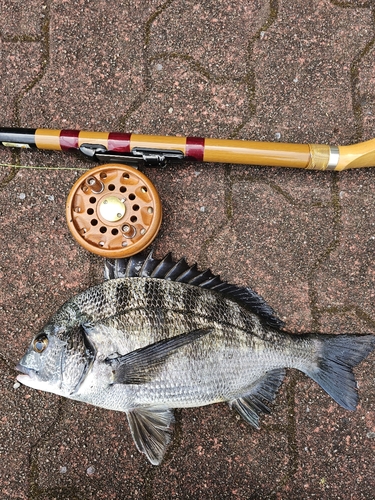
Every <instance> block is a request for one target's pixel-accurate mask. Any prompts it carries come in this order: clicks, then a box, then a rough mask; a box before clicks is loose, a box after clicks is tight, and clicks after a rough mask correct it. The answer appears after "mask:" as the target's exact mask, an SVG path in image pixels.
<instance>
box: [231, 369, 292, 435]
mask: <svg viewBox="0 0 375 500" xmlns="http://www.w3.org/2000/svg"><path fill="white" fill-rule="evenodd" d="M284 377H285V370H284V368H281V369H277V370H272V371H270V372H268V373H266V375H264V376H263V377H262V378H260V379H258V380H257V381H256V382H255V383H254V384H253V385H252V386H251V387H249V388H248V389H247V391H246V393H245V394H243V395H241V396H240V397H238V398H237V399H234V400H232V401H230V402H229V406H230V407H231V408H233V409H234V410H236V411H237V413H239V415H241V417H242V418H243V419H244V420H245V421H246V422H248V423H249V424H250V425H252V426H253V427H255V428H256V429H259V416H260V415H261V414H262V413H266V414H267V413H270V409H269V408H268V406H267V405H266V404H265V403H264V401H267V402H268V403H272V401H273V400H274V399H275V396H276V393H277V391H278V390H279V387H280V385H281V383H282V381H283V379H284Z"/></svg>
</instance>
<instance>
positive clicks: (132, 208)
mask: <svg viewBox="0 0 375 500" xmlns="http://www.w3.org/2000/svg"><path fill="white" fill-rule="evenodd" d="M0 143H1V144H2V145H3V146H6V147H18V148H27V149H41V150H53V151H78V152H80V153H81V154H83V155H84V156H85V157H86V158H89V159H91V160H94V161H97V162H100V163H102V165H100V166H97V167H94V168H92V169H89V170H88V171H87V172H86V173H85V174H83V175H82V176H81V177H80V178H79V179H78V180H77V181H76V183H75V184H74V185H73V187H72V190H71V191H70V193H69V196H68V199H67V205H66V217H67V222H68V226H69V229H70V231H71V233H72V235H73V237H74V238H75V239H76V240H77V241H78V243H80V244H81V245H82V246H83V247H84V248H86V249H87V250H89V251H91V252H94V253H97V254H99V255H102V256H104V257H109V258H119V257H128V256H131V255H134V254H135V253H138V252H139V251H141V250H142V249H143V248H145V247H146V246H148V245H149V244H150V243H151V242H152V241H153V239H154V238H155V236H156V234H157V232H158V230H159V228H160V224H161V218H162V209H161V203H160V198H159V195H158V193H157V190H156V188H155V186H154V185H153V184H152V182H151V181H150V180H149V179H148V178H147V177H146V176H145V175H144V174H143V173H142V172H140V171H139V168H140V167H142V166H146V167H165V166H166V165H168V164H171V163H183V162H191V161H197V162H203V163H230V164H241V165H262V166H271V167H289V168H301V169H307V170H327V171H342V170H348V169H352V168H364V167H373V166H375V139H371V140H369V141H366V142H361V143H358V144H352V145H348V146H336V145H334V146H330V145H325V144H292V143H282V142H275V143H274V142H260V141H246V140H234V139H210V138H202V137H173V136H158V135H141V134H131V133H121V132H90V131H84V130H59V129H43V128H38V129H31V128H0Z"/></svg>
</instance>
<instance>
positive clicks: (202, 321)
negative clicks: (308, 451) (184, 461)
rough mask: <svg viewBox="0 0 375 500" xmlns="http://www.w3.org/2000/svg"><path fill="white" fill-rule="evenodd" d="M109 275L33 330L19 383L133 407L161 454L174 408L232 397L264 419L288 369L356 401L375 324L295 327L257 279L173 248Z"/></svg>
mask: <svg viewBox="0 0 375 500" xmlns="http://www.w3.org/2000/svg"><path fill="white" fill-rule="evenodd" d="M104 267H105V269H104V281H103V282H102V283H101V284H98V285H96V286H93V287H90V288H88V289H87V290H85V291H83V292H81V293H79V294H77V295H75V296H74V297H73V298H71V299H70V300H68V301H67V302H65V304H63V305H62V306H61V307H60V308H59V309H58V310H57V312H56V313H55V314H54V315H53V316H52V317H51V319H50V320H49V321H48V323H47V324H46V325H45V326H44V327H43V328H42V329H41V331H40V332H38V333H37V334H36V335H35V336H34V337H33V339H32V341H31V343H30V345H29V347H28V349H27V351H26V353H25V355H24V356H23V357H22V359H21V360H20V362H19V363H18V365H17V366H16V369H17V370H18V371H19V372H21V373H20V374H19V375H18V376H17V380H18V382H20V383H22V384H24V385H26V386H28V387H31V388H34V389H37V390H41V391H47V392H51V393H54V394H57V395H59V396H64V397H66V398H70V399H73V400H76V401H81V402H84V403H88V404H91V405H96V406H98V407H102V408H106V409H108V410H114V411H120V412H124V413H125V414H126V416H127V420H128V423H129V427H130V431H131V434H132V437H133V440H134V443H135V445H136V447H137V449H138V450H139V451H140V452H141V453H143V454H145V456H146V457H147V459H148V460H149V461H150V462H151V464H153V465H159V464H160V463H161V462H162V460H163V457H164V455H165V453H166V450H167V448H168V445H169V443H170V441H171V437H172V433H173V426H174V409H176V408H189V407H190V408H191V407H199V406H205V405H210V404H215V403H222V402H226V403H228V404H229V406H230V408H232V409H233V410H235V411H236V412H237V413H238V414H239V415H240V416H241V417H242V418H243V419H244V420H245V421H246V422H247V423H249V424H250V425H251V426H253V427H255V428H256V429H259V427H260V418H261V416H262V414H268V413H270V405H271V403H272V402H273V401H274V399H275V397H276V394H277V392H278V390H279V388H280V386H281V384H282V382H283V379H284V377H285V374H286V369H297V370H299V371H301V372H303V373H304V374H305V375H307V376H309V377H311V378H312V379H313V380H314V381H315V382H317V383H318V384H319V385H320V386H321V387H322V389H324V390H325V391H326V392H327V393H328V394H329V395H330V396H331V397H332V398H333V399H334V400H335V401H336V402H337V403H338V404H339V405H341V406H342V407H343V408H345V409H347V410H351V411H353V410H355V409H356V407H357V404H358V390H357V385H356V380H355V377H354V374H353V368H354V367H355V366H357V365H358V364H359V363H360V362H361V361H362V360H363V359H365V358H366V357H367V355H368V354H369V353H370V352H371V351H372V350H373V349H374V347H375V336H374V335H370V334H368V335H353V334H337V335H336V334H330V335H328V334H315V333H304V334H293V333H288V332H287V331H286V330H285V325H284V323H283V322H282V321H281V320H280V319H279V318H278V317H277V315H276V313H275V312H274V310H273V309H272V308H271V307H270V306H269V305H268V304H267V303H266V302H265V300H264V299H263V298H262V297H261V296H260V295H259V294H257V293H256V292H255V291H253V290H252V289H251V288H249V287H244V286H237V285H233V284H230V283H228V282H227V281H223V280H222V279H221V278H220V276H218V275H215V274H213V273H212V272H211V270H210V269H207V270H205V271H201V270H199V269H198V266H197V264H194V265H192V266H191V265H189V264H188V263H187V261H186V260H185V259H184V258H182V259H180V260H178V261H175V260H174V259H173V258H172V255H171V254H170V253H169V254H167V255H166V256H165V257H163V258H161V259H157V258H155V257H154V256H153V253H152V252H150V253H148V254H138V255H135V256H132V257H130V258H128V259H116V260H113V261H111V260H107V261H106V262H105V266H104Z"/></svg>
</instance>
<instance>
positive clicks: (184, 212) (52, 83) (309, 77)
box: [0, 0, 375, 500]
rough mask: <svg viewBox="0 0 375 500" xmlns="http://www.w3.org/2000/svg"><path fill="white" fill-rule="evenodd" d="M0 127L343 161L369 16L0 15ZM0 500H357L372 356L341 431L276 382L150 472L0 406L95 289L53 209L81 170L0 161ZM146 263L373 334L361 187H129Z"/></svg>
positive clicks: (16, 7) (359, 179) (372, 107)
mask: <svg viewBox="0 0 375 500" xmlns="http://www.w3.org/2000/svg"><path fill="white" fill-rule="evenodd" d="M0 9H1V26H0V43H1V44H0V50H1V53H0V54H1V61H2V64H1V68H0V74H1V80H0V81H1V83H0V85H1V97H2V99H1V102H0V117H1V120H0V125H1V126H22V127H46V128H48V127H50V128H80V129H91V130H93V129H94V130H112V131H116V130H121V131H132V132H142V133H157V134H163V135H164V134H173V135H178V134H181V135H198V136H206V137H207V136H212V137H223V138H231V137H233V138H234V137H235V138H245V139H256V140H271V141H273V140H281V141H290V142H303V143H304V142H310V143H320V142H323V143H331V144H349V143H354V142H357V141H360V140H366V139H370V138H372V137H373V135H374V123H375V122H374V120H375V118H374V117H375V90H374V89H375V14H374V12H375V11H374V4H373V2H372V1H370V0H342V1H328V0H320V1H318V0H311V1H309V2H306V1H305V0H293V1H292V0H279V1H278V0H270V1H266V0H265V1H263V0H249V1H247V2H245V1H242V0H236V1H234V0H216V1H213V0H205V1H204V2H194V1H190V0H184V1H182V0H167V1H166V2H164V3H159V2H158V1H156V0H149V1H146V2H141V1H139V0H128V1H126V2H125V1H114V2H112V3H111V4H110V5H109V3H107V2H105V1H104V0H102V1H100V0H91V1H89V0H79V1H77V2H72V1H69V0H62V1H60V2H54V1H50V0H45V1H42V0H29V2H27V3H25V2H20V1H14V0H0ZM0 161H1V162H2V163H17V164H22V165H28V166H40V165H42V166H58V167H72V170H60V171H58V170H57V171H56V170H37V169H30V170H29V169H16V168H12V167H4V166H2V167H1V170H0V188H1V191H0V215H1V219H0V225H1V242H2V252H1V256H0V277H1V291H0V318H1V325H2V339H3V342H2V344H1V348H0V365H1V392H2V398H1V402H0V407H1V417H0V424H1V425H0V492H1V493H0V498H1V499H3V498H4V499H8V498H9V499H17V500H21V499H22V500H23V499H33V500H34V499H43V500H47V499H48V500H51V499H59V500H60V499H69V500H72V499H79V500H86V499H91V498H95V499H103V500H104V499H125V498H126V499H127V498H144V499H165V498H178V499H188V498H194V499H196V498H202V499H206V498H207V499H210V498H215V499H227V498H238V499H240V498H241V499H244V498H246V499H254V500H255V499H256V500H258V499H269V498H278V499H311V498H319V499H342V500H346V499H353V500H354V499H369V498H373V497H374V488H375V479H374V478H375V470H374V469H375V466H374V458H373V457H374V451H375V392H374V382H375V379H374V363H375V357H374V355H371V356H370V357H369V358H368V360H367V361H366V362H365V363H363V364H362V365H361V366H360V367H359V368H358V369H357V370H356V374H357V378H358V383H359V389H360V397H361V403H360V406H359V408H358V410H357V411H356V412H355V413H349V412H346V411H344V410H342V409H341V408H339V407H338V406H337V405H336V404H334V403H333V402H332V400H331V399H330V398H329V397H328V396H327V395H325V394H324V393H323V392H322V391H321V390H320V389H319V388H318V387H317V386H316V384H314V383H313V382H312V381H311V380H308V379H307V378H306V377H304V376H303V375H302V374H300V373H296V372H292V371H290V372H289V373H288V376H287V378H286V380H285V383H284V384H283V387H282V389H281V391H280V393H279V395H278V397H277V400H276V402H275V404H274V405H273V411H272V415H270V416H267V417H264V418H263V419H262V428H261V430H260V431H254V430H253V429H251V428H249V427H248V426H247V425H246V424H245V423H243V422H242V421H240V420H239V419H238V418H237V417H236V416H235V414H234V413H233V412H231V411H230V410H229V408H227V406H226V405H215V406H211V407H206V408H198V409H186V410H181V411H178V412H177V420H178V423H177V428H176V434H175V437H174V440H173V443H172V445H171V447H170V449H169V452H168V454H167V457H166V459H165V461H164V462H163V464H162V465H161V466H160V467H158V468H155V467H152V466H151V465H150V464H148V463H147V462H146V460H145V459H144V457H142V456H141V455H140V454H139V453H138V452H137V451H136V450H135V447H134V445H133V443H132V440H131V437H130V433H129V430H128V427H127V423H126V421H125V418H124V416H123V415H121V414H119V413H114V412H108V411H105V410H101V409H99V408H94V407H89V406H85V405H82V404H78V403H75V402H73V401H68V400H62V399H60V398H58V397H57V396H54V395H52V394H44V393H39V392H37V391H33V390H31V389H28V388H26V387H19V388H18V389H15V388H14V382H15V376H16V372H15V370H14V366H15V364H16V362H17V361H18V359H19V358H20V357H21V356H22V354H23V352H24V351H25V349H26V346H27V345H28V343H29V341H30V338H31V336H32V335H33V334H34V333H35V332H36V331H37V330H38V328H39V327H41V326H42V325H43V323H44V322H45V321H46V319H47V317H48V316H49V315H50V313H51V311H54V310H56V308H57V307H58V306H59V305H61V304H62V303H63V302H64V301H65V300H67V299H68V298H69V297H71V296H72V294H74V293H77V292H78V291H80V290H83V289H85V288H86V287H87V286H89V285H91V284H94V283H98V282H100V280H101V272H102V261H101V259H100V258H99V257H95V256H93V255H90V254H88V253H87V252H86V251H85V250H83V249H82V248H79V247H78V246H77V244H76V243H75V242H74V241H73V240H72V238H71V236H70V234H69V231H68V229H67V227H66V224H65V219H64V205H65V200H66V196H67V194H68V192H69V189H70V187H71V185H72V183H73V182H74V180H75V179H76V178H77V176H78V175H79V171H78V169H79V168H82V167H86V166H87V163H86V162H83V161H82V160H79V159H77V158H73V157H71V156H64V155H61V154H58V153H49V152H44V153H43V152H32V153H29V152H24V151H18V152H12V151H10V150H1V151H0ZM145 173H147V175H149V177H150V178H151V180H152V181H153V182H154V184H155V185H156V186H157V187H158V189H159V191H160V195H161V198H162V200H163V206H164V220H163V224H162V228H161V231H160V233H159V236H158V237H157V239H156V241H155V244H154V247H155V251H156V253H157V254H158V255H162V254H163V253H164V252H166V251H169V250H172V251H173V253H174V255H175V256H178V257H180V256H181V255H185V256H186V257H187V258H188V260H189V261H190V262H193V261H198V262H199V263H200V264H201V267H204V266H210V267H211V269H212V270H213V271H215V272H218V273H221V275H222V276H223V277H224V278H226V279H228V280H230V281H232V282H235V283H238V284H248V285H251V286H252V287H254V288H255V289H256V290H257V291H258V292H259V293H261V294H262V295H263V296H264V297H265V298H266V300H267V301H268V302H269V303H270V304H271V305H272V306H273V307H274V309H275V310H276V311H277V312H278V314H279V315H280V316H281V317H282V318H283V319H284V320H285V321H286V324H287V328H288V330H291V331H294V332H309V331H314V332H315V331H319V332H325V333H338V332H350V333H363V332H370V333H375V308H374V300H373V299H374V281H375V268H374V263H373V262H374V259H373V256H374V245H375V243H374V242H375V227H374V222H373V216H372V215H371V214H372V212H371V210H372V209H373V208H374V204H375V195H374V190H373V180H374V177H375V173H374V171H372V170H371V169H365V170H358V171H347V172H342V173H339V174H337V173H336V174H331V173H326V172H304V171H296V170H281V169H273V168H266V167H263V168H262V167H247V166H230V165H229V166H222V165H197V164H195V165H193V164H191V165H186V166H184V167H182V168H181V167H179V168H172V167H170V168H166V169H165V170H163V171H161V170H150V169H146V170H145Z"/></svg>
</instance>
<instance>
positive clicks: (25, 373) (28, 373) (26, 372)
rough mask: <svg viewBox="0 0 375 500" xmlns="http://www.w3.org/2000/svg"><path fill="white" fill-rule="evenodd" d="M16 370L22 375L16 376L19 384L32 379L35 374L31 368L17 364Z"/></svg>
mask: <svg viewBox="0 0 375 500" xmlns="http://www.w3.org/2000/svg"><path fill="white" fill-rule="evenodd" d="M16 370H17V371H18V372H21V373H22V375H17V380H18V381H19V382H21V381H22V380H25V379H27V378H33V376H34V375H35V374H36V371H35V370H33V369H32V368H27V366H23V365H20V364H19V363H18V365H17V366H16Z"/></svg>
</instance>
